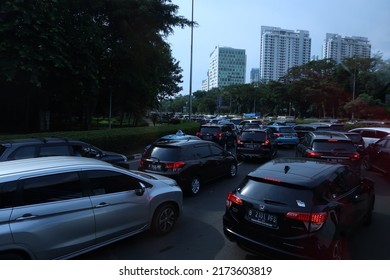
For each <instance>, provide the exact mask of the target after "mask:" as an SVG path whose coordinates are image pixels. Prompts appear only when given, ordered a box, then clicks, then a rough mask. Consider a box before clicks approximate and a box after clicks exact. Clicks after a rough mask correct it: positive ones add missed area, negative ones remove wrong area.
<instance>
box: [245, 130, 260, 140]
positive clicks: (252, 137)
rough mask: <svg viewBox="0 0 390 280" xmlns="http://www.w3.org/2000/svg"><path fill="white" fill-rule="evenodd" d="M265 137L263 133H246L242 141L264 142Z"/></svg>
mask: <svg viewBox="0 0 390 280" xmlns="http://www.w3.org/2000/svg"><path fill="white" fill-rule="evenodd" d="M265 137H266V135H265V132H263V131H244V132H242V134H241V140H243V141H264V140H265Z"/></svg>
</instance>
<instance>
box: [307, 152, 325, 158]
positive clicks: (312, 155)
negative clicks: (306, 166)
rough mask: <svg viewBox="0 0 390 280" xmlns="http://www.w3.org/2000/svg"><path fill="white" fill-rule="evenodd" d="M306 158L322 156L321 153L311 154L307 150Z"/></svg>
mask: <svg viewBox="0 0 390 280" xmlns="http://www.w3.org/2000/svg"><path fill="white" fill-rule="evenodd" d="M306 156H308V157H320V156H322V154H321V153H317V152H313V151H310V150H307V151H306Z"/></svg>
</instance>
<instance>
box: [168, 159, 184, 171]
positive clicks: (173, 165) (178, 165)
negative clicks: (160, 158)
mask: <svg viewBox="0 0 390 280" xmlns="http://www.w3.org/2000/svg"><path fill="white" fill-rule="evenodd" d="M185 164H186V163H185V162H184V161H176V162H171V163H166V164H165V168H166V169H172V170H173V171H176V170H177V169H179V168H182V167H183V166H184V165H185Z"/></svg>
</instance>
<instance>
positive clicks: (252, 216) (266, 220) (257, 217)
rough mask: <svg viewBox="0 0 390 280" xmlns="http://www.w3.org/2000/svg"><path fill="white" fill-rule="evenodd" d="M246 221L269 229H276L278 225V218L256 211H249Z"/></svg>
mask: <svg viewBox="0 0 390 280" xmlns="http://www.w3.org/2000/svg"><path fill="white" fill-rule="evenodd" d="M248 219H249V220H250V221H252V222H254V223H258V224H262V225H266V226H269V227H276V226H277V224H278V216H276V215H273V214H270V213H267V212H262V211H258V210H256V209H249V211H248Z"/></svg>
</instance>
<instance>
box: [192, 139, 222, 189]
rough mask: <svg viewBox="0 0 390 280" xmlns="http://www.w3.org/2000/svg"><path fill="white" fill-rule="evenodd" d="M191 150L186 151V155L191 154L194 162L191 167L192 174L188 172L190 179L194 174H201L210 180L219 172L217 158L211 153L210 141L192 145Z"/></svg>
mask: <svg viewBox="0 0 390 280" xmlns="http://www.w3.org/2000/svg"><path fill="white" fill-rule="evenodd" d="M190 149H192V150H191V151H190V150H187V151H185V154H186V157H188V156H190V155H191V158H192V161H193V164H192V167H191V171H190V173H191V174H188V177H189V179H191V178H190V177H192V176H193V175H199V176H200V177H201V179H202V180H203V181H205V182H207V181H210V180H211V179H213V178H215V177H216V173H219V172H220V171H219V170H216V169H217V165H216V163H215V159H214V158H213V157H212V155H211V150H210V145H209V143H203V144H196V145H193V146H190Z"/></svg>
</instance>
